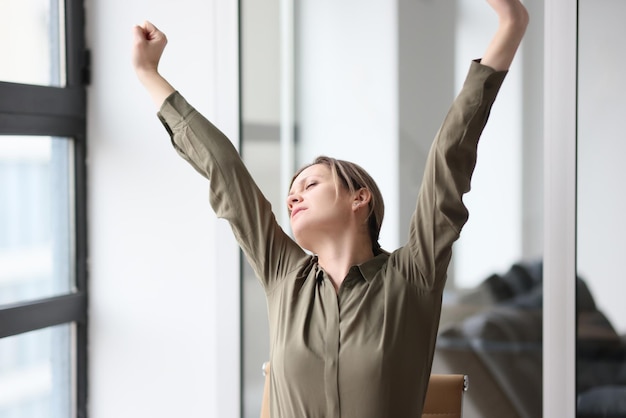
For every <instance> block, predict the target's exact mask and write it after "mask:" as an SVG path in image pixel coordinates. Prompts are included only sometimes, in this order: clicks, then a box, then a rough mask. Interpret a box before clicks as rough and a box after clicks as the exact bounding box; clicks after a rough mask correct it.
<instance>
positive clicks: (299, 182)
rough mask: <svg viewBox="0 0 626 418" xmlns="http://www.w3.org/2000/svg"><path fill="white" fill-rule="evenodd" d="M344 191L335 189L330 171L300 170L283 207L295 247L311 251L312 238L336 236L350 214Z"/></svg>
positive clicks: (321, 168)
mask: <svg viewBox="0 0 626 418" xmlns="http://www.w3.org/2000/svg"><path fill="white" fill-rule="evenodd" d="M351 206H352V200H351V198H350V195H349V193H348V191H347V190H346V189H345V188H344V187H341V186H339V187H338V186H336V184H335V181H334V179H333V175H332V172H331V170H330V168H328V167H327V166H325V165H323V164H315V165H312V166H310V167H307V168H306V169H304V170H303V171H302V172H301V173H300V174H299V175H298V176H297V177H296V178H295V179H294V181H293V184H292V185H291V189H290V190H289V196H288V197H287V207H288V209H289V214H290V222H291V229H292V231H293V234H294V237H295V238H296V241H297V242H298V244H300V245H301V246H302V247H304V248H306V249H308V250H311V251H314V248H311V247H314V244H315V241H316V236H319V235H320V234H328V233H337V231H339V230H341V227H342V226H345V225H346V224H347V222H348V220H349V216H350V214H351Z"/></svg>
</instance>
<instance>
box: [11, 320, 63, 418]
mask: <svg viewBox="0 0 626 418" xmlns="http://www.w3.org/2000/svg"><path fill="white" fill-rule="evenodd" d="M72 333H73V326H71V325H69V324H68V325H59V326H55V327H50V328H45V329H41V330H37V331H32V332H28V333H24V334H19V335H16V336H13V337H7V338H2V339H0V418H32V417H49V418H70V417H71V416H73V415H72V397H73V395H72V393H73V378H72V376H73V368H74V359H73V355H72V354H71V353H72V339H73V337H72Z"/></svg>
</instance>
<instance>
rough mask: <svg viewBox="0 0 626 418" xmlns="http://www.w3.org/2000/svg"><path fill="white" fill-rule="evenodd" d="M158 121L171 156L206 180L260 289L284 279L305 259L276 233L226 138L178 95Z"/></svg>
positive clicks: (266, 206) (268, 208) (265, 203)
mask: <svg viewBox="0 0 626 418" xmlns="http://www.w3.org/2000/svg"><path fill="white" fill-rule="evenodd" d="M158 117H159V119H160V120H161V122H162V123H163V125H164V126H165V128H166V130H167V131H168V133H169V134H170V137H171V140H172V144H173V146H174V148H175V149H176V151H177V152H178V153H179V154H180V156H182V157H183V158H184V159H185V160H186V161H188V162H189V164H191V166H192V167H193V168H195V169H196V171H198V172H199V173H200V174H202V175H203V176H204V177H206V178H207V179H208V180H209V201H210V204H211V206H212V208H213V210H214V211H215V213H216V215H217V216H218V217H219V218H223V219H226V220H227V221H228V222H229V223H230V226H231V228H232V230H233V233H234V235H235V238H236V239H237V241H238V243H239V245H240V246H241V248H242V249H243V251H244V253H245V255H246V257H247V258H248V260H249V261H250V263H251V265H252V267H253V269H254V270H255V272H256V274H257V276H258V277H259V278H260V280H261V282H262V284H263V285H264V286H265V288H266V289H269V288H271V286H272V282H273V281H275V280H280V279H282V278H284V277H285V276H286V275H287V274H288V273H289V272H290V270H291V269H293V268H296V266H297V264H298V262H299V261H300V260H301V259H302V258H303V257H304V256H305V253H304V251H303V250H302V249H300V247H299V246H298V245H297V244H296V243H295V242H294V241H293V240H292V239H291V238H290V237H289V236H287V234H285V232H284V231H283V230H282V229H281V228H280V226H279V225H278V223H277V222H276V220H275V217H274V214H273V213H272V208H271V205H270V203H269V202H268V201H267V199H266V198H265V197H264V196H263V194H262V192H261V191H260V189H259V188H258V186H257V185H256V183H255V182H254V180H253V179H252V177H251V175H250V173H249V172H248V170H247V168H246V167H245V165H244V164H243V161H242V160H241V158H240V156H239V154H238V152H237V150H236V149H235V148H234V147H233V145H232V144H231V142H230V141H229V139H228V138H227V137H226V136H225V135H224V134H223V133H222V132H221V131H220V130H219V129H217V128H216V127H215V126H214V125H213V124H212V123H211V122H209V121H208V120H207V119H206V118H204V117H203V116H202V115H201V114H200V113H199V112H198V111H197V110H196V109H194V108H193V107H192V106H191V105H190V104H189V103H187V101H186V100H185V99H184V98H183V97H182V96H181V95H180V94H179V93H178V92H175V93H173V94H172V95H170V96H169V97H168V98H167V100H166V101H165V102H164V103H163V105H162V106H161V109H160V111H159V113H158Z"/></svg>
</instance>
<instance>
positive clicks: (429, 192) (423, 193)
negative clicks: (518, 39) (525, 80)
mask: <svg viewBox="0 0 626 418" xmlns="http://www.w3.org/2000/svg"><path fill="white" fill-rule="evenodd" d="M505 75H506V72H505V71H500V72H496V71H494V70H493V69H491V68H490V67H487V66H484V65H481V64H480V63H479V62H478V61H473V62H472V63H471V66H470V69H469V72H468V75H467V77H466V80H465V83H464V85H463V88H462V89H461V91H460V93H459V94H458V96H457V97H456V99H455V100H454V102H453V103H452V106H451V107H450V109H449V111H448V114H447V115H446V117H445V119H444V121H443V124H442V125H441V127H440V129H439V131H438V133H437V135H436V137H435V140H434V142H433V144H432V146H431V149H430V152H429V155H428V158H427V161H426V167H425V171H424V178H423V181H422V186H421V189H420V192H419V195H418V199H417V205H416V209H415V212H414V213H413V216H412V219H411V223H410V227H409V240H408V243H407V244H406V245H405V246H404V247H402V248H401V249H399V250H398V251H397V252H395V253H394V254H393V255H392V260H391V265H392V266H393V267H394V268H397V269H401V270H402V275H403V276H404V277H407V278H408V279H409V280H413V281H414V282H415V284H416V285H418V286H420V287H426V288H435V287H436V288H442V287H443V286H444V284H445V279H446V272H447V268H448V265H449V263H450V258H451V256H452V244H453V243H454V241H456V240H457V239H458V237H459V234H460V231H461V228H462V227H463V225H464V224H465V223H466V222H467V219H468V211H467V208H466V207H465V205H464V203H463V195H464V194H465V193H467V192H468V191H469V190H470V180H471V177H472V173H473V171H474V167H475V165H476V153H477V147H478V140H479V138H480V135H481V133H482V131H483V129H484V127H485V125H486V123H487V120H488V118H489V113H490V111H491V107H492V105H493V102H494V100H495V98H496V96H497V94H498V91H499V89H500V86H501V84H502V82H503V80H504V77H505Z"/></svg>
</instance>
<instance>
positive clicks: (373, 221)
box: [291, 155, 385, 255]
mask: <svg viewBox="0 0 626 418" xmlns="http://www.w3.org/2000/svg"><path fill="white" fill-rule="evenodd" d="M316 164H322V165H324V166H326V167H328V168H329V169H330V171H331V173H332V176H333V179H334V180H335V186H336V187H339V185H341V186H342V187H344V188H345V189H346V190H347V191H348V192H349V193H351V194H352V193H355V192H356V191H357V190H359V189H361V188H365V189H367V190H369V192H370V193H371V198H370V201H369V204H368V208H369V214H368V218H367V227H368V231H369V236H370V239H371V241H372V251H373V252H374V255H377V254H380V253H381V252H383V250H382V248H381V247H380V244H379V243H378V238H379V235H380V228H381V226H382V224H383V217H384V216H385V203H384V201H383V196H382V194H381V193H380V189H379V188H378V185H377V184H376V182H375V181H374V179H373V178H372V176H370V175H369V173H368V172H367V171H365V170H364V169H363V168H362V167H361V166H359V165H358V164H355V163H352V162H350V161H344V160H338V159H336V158H332V157H327V156H325V155H322V156H319V157H317V158H316V159H315V160H314V161H313V162H312V163H311V164H308V165H306V166H304V167H302V168H301V169H300V170H298V171H297V172H296V174H294V176H293V178H292V179H291V184H293V182H294V180H295V179H296V177H298V175H299V174H300V173H302V171H304V170H305V169H307V168H309V167H311V166H313V165H316Z"/></svg>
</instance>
